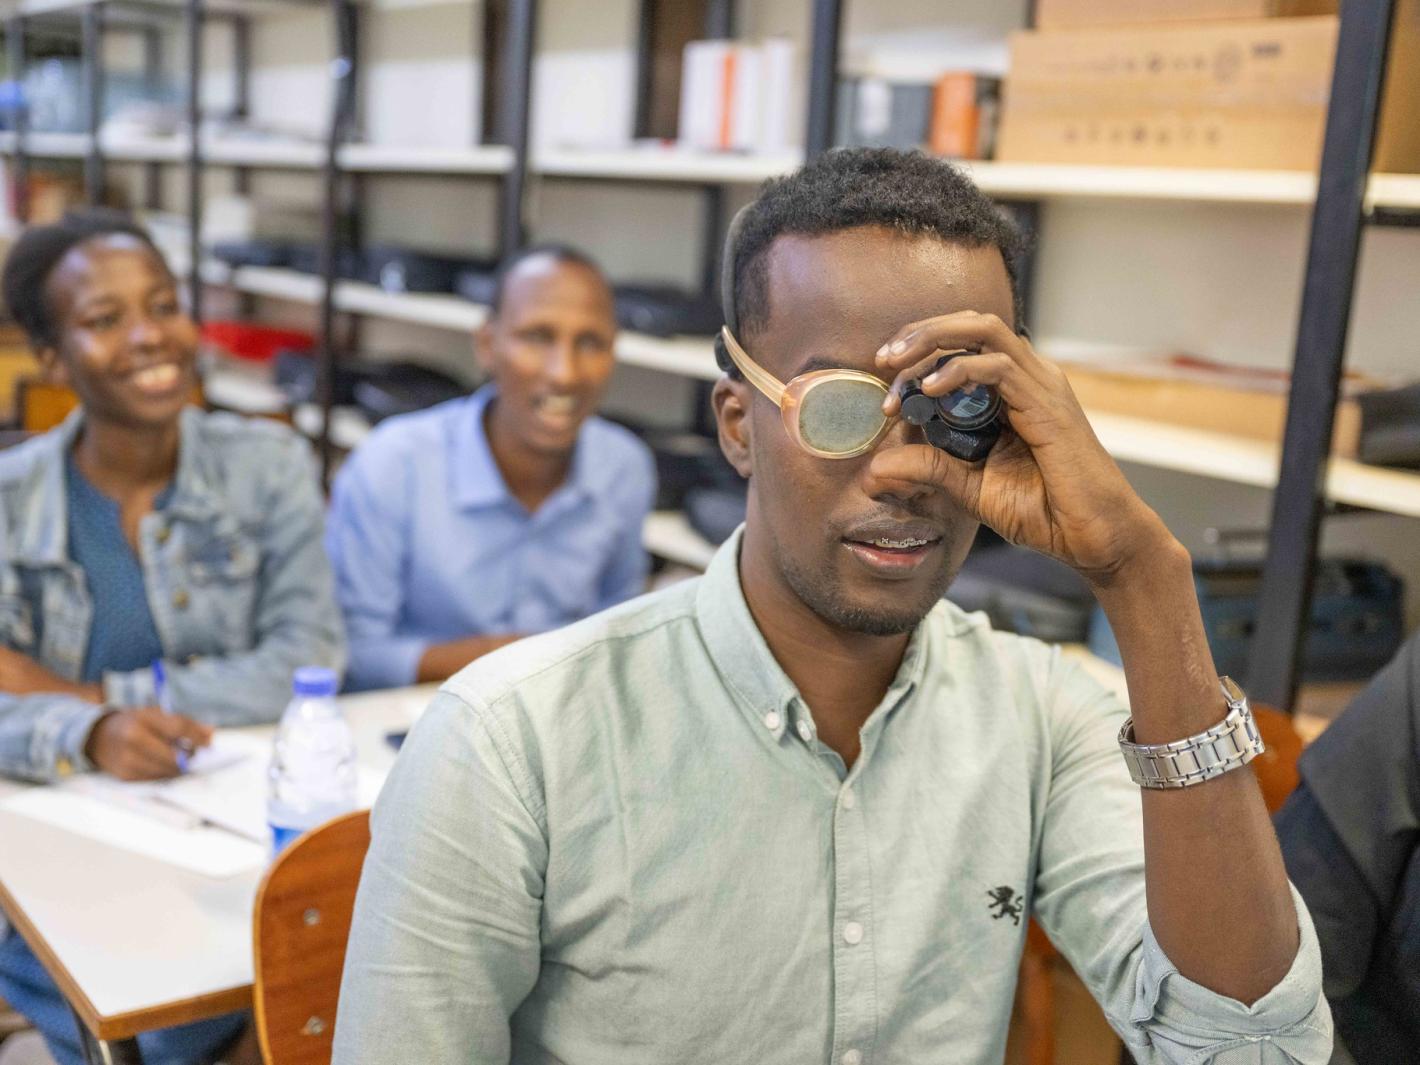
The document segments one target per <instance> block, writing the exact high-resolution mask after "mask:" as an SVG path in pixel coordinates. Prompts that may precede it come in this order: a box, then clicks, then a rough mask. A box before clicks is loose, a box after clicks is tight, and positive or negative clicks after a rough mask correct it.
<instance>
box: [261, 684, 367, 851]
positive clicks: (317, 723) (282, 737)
mask: <svg viewBox="0 0 1420 1065" xmlns="http://www.w3.org/2000/svg"><path fill="white" fill-rule="evenodd" d="M339 684H340V680H339V678H338V677H337V676H336V675H335V671H334V670H331V669H321V668H319V667H317V666H303V667H302V668H300V669H298V670H296V674H295V677H294V678H293V680H292V684H291V687H292V690H293V692H294V695H293V697H292V699H291V702H290V703H289V704H287V706H286V712H285V713H284V714H282V715H281V724H280V726H279V727H278V728H277V730H276V744H275V746H274V747H273V748H272V751H271V768H270V770H269V771H268V778H269V785H270V787H269V791H268V793H267V801H266V820H267V823H268V824H269V825H270V826H271V853H272V855H273V856H274V855H276V854H279V853H280V852H281V849H282V848H283V847H285V846H286V844H288V843H290V842H291V841H292V840H293V839H295V838H296V837H297V836H299V835H300V834H301V833H303V832H306V831H308V830H309V829H312V828H315V827H316V826H317V825H320V824H324V823H325V822H326V821H329V820H330V819H331V818H332V817H338V816H339V815H340V814H343V813H348V812H349V811H351V810H353V809H355V806H356V795H355V738H354V737H353V736H352V735H351V734H350V726H349V725H347V724H346V723H345V716H344V715H343V714H342V713H341V712H340V704H339V703H337V702H336V701H335V692H336V689H337V688H338V687H339Z"/></svg>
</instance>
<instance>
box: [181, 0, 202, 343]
mask: <svg viewBox="0 0 1420 1065" xmlns="http://www.w3.org/2000/svg"><path fill="white" fill-rule="evenodd" d="M202 23H203V6H202V0H186V2H185V3H184V4H183V35H184V37H185V38H186V41H187V172H186V175H185V177H186V179H187V263H188V266H187V269H188V296H189V301H190V306H191V310H192V317H193V320H194V321H196V322H197V323H198V324H201V322H202V163H203V160H202Z"/></svg>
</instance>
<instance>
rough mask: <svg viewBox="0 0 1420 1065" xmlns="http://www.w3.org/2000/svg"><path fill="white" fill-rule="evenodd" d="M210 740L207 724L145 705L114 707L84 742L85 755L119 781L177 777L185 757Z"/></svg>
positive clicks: (210, 731)
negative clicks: (133, 707) (117, 708)
mask: <svg viewBox="0 0 1420 1065" xmlns="http://www.w3.org/2000/svg"><path fill="white" fill-rule="evenodd" d="M211 742H212V727H211V726H210V725H203V724H201V723H199V722H197V721H193V720H192V719H191V718H188V717H183V716H182V715H181V714H168V713H164V712H163V711H162V710H160V709H158V708H157V707H156V706H145V707H141V708H140V709H137V710H114V711H112V712H111V713H107V714H105V715H104V716H103V717H101V718H99V720H98V722H97V723H96V724H95V725H94V727H93V730H92V731H91V732H90V733H89V738H88V740H87V742H85V744H84V754H85V755H86V756H87V757H88V759H89V761H91V762H93V763H94V765H96V766H97V767H98V768H99V769H102V770H103V771H104V772H106V773H111V774H113V775H114V776H116V777H118V778H119V779H120V780H160V779H163V778H165V777H175V776H177V775H178V774H179V773H180V772H182V771H183V768H184V766H185V764H186V761H187V757H186V756H187V755H189V754H191V753H192V752H193V751H195V750H196V749H197V748H199V747H206V746H207V745H208V744H209V743H211Z"/></svg>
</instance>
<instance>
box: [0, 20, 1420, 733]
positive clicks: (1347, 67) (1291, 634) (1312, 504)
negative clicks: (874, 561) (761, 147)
mask: <svg viewBox="0 0 1420 1065" xmlns="http://www.w3.org/2000/svg"><path fill="white" fill-rule="evenodd" d="M287 2H290V3H293V4H296V3H309V2H310V0H287ZM316 2H317V3H323V5H324V6H328V7H329V9H330V10H331V11H332V16H333V18H334V20H335V23H336V26H337V32H336V40H337V45H338V47H337V53H338V54H337V61H336V62H335V64H333V67H332V71H333V73H332V77H333V79H334V81H335V83H336V85H335V87H336V90H337V91H336V92H335V93H334V105H333V108H332V114H331V119H330V123H329V126H328V130H327V137H326V142H325V151H324V158H323V164H322V167H321V175H322V180H323V190H324V193H323V217H322V223H323V224H322V241H321V244H322V247H321V256H320V263H321V277H322V291H321V299H320V365H321V370H320V380H321V382H322V384H321V394H320V407H321V424H320V434H319V435H320V447H321V450H322V453H323V455H325V456H326V459H327V461H329V456H330V454H331V448H330V440H329V432H330V428H329V427H330V420H331V405H332V402H331V401H332V387H331V384H332V380H333V374H334V367H335V365H336V363H337V361H338V359H339V358H340V350H339V349H340V345H339V343H338V341H337V337H336V335H335V334H336V328H337V320H338V318H339V317H340V314H341V313H342V312H340V310H339V308H338V305H337V301H336V298H335V297H336V290H337V286H338V283H339V279H338V278H337V276H336V274H337V273H338V271H337V269H336V266H337V263H338V259H339V250H340V242H341V240H342V239H343V234H344V232H346V231H348V229H349V227H348V226H346V225H343V224H342V223H343V222H344V221H345V219H344V217H343V216H344V215H348V214H350V213H355V214H358V210H355V208H358V200H359V196H358V192H357V193H356V194H355V195H347V191H348V190H347V189H346V184H347V182H348V181H349V180H350V179H351V174H350V173H349V172H348V171H347V170H345V169H344V168H343V167H342V166H341V156H340V148H341V146H342V145H344V144H345V143H347V141H348V140H349V139H350V135H351V133H352V130H353V127H354V125H355V115H354V112H355V98H356V95H357V94H356V93H355V85H356V84H357V82H358V80H359V76H360V65H361V63H360V55H359V49H358V47H357V43H358V36H359V32H358V27H359V21H360V17H361V16H360V10H359V7H358V5H357V4H356V3H355V2H354V0H316ZM179 4H180V6H178V5H179ZM126 7H127V8H136V9H140V10H143V11H145V12H148V13H150V14H154V13H155V12H158V11H166V12H167V14H168V16H170V17H176V16H180V17H181V18H182V20H183V30H184V37H185V40H186V42H187V50H188V52H189V54H190V56H191V60H190V61H189V63H188V64H187V66H188V69H187V79H186V82H187V86H186V87H187V113H188V120H189V139H188V143H187V146H186V148H187V150H186V152H185V156H184V158H183V160H182V162H183V163H184V164H185V165H186V168H187V182H186V183H187V199H188V203H187V209H188V215H189V223H190V228H191V236H190V244H189V254H190V268H191V270H192V278H191V282H192V305H193V308H194V311H195V312H196V313H198V314H199V315H200V313H201V307H202V284H201V280H200V271H201V247H200V225H199V223H200V218H201V211H202V175H203V173H204V171H205V169H206V168H207V167H208V166H210V165H212V164H211V163H210V161H209V160H208V159H207V158H206V157H205V155H204V152H203V145H202V141H201V138H200V136H199V129H200V124H201V123H200V118H201V102H200V99H199V88H200V82H201V77H202V72H201V69H200V66H201V59H200V55H201V49H200V48H199V47H198V42H200V40H201V37H202V32H203V27H204V25H205V24H207V23H208V22H209V21H211V20H213V19H214V18H222V19H226V20H230V21H231V22H232V24H233V26H234V31H235V32H236V34H237V37H236V48H235V51H236V56H237V62H236V71H235V74H236V77H237V79H238V85H237V87H236V100H237V103H236V110H237V111H238V113H243V112H244V111H245V109H246V102H247V95H246V77H247V68H248V66H249V52H250V44H249V22H248V20H249V19H250V18H251V17H252V13H250V12H248V11H246V10H244V9H242V8H241V6H240V5H239V4H234V3H232V2H230V0H228V2H224V3H220V4H218V3H216V2H215V0H169V3H167V4H166V5H155V4H154V3H153V2H152V0H75V3H74V5H73V7H72V8H71V9H70V11H71V15H72V13H73V12H77V13H78V15H79V20H80V29H81V33H80V36H81V39H82V42H83V46H84V47H83V56H84V66H85V72H86V73H85V80H84V85H85V87H86V100H87V104H88V108H87V112H86V114H87V127H88V131H89V133H90V135H91V136H90V139H89V142H88V144H89V147H88V150H87V152H86V154H85V156H84V159H83V164H84V173H85V185H86V189H87V190H88V194H89V195H90V197H97V196H98V195H99V193H100V192H101V190H102V183H103V173H104V166H105V159H104V156H103V151H102V146H101V144H100V142H99V138H98V137H97V135H96V134H97V131H98V128H99V123H100V119H101V102H102V92H103V76H102V69H101V68H102V64H101V62H100V61H99V60H100V52H101V45H102V40H103V35H104V34H105V33H109V32H115V31H117V30H120V29H123V30H129V29H134V28H136V29H138V30H139V32H145V33H146V34H147V37H146V39H145V42H146V43H145V48H146V52H145V55H146V60H145V66H146V69H148V70H149V71H150V72H151V74H152V76H153V77H154V78H156V71H157V70H158V69H159V66H160V62H159V58H158V55H157V49H158V42H157V34H156V33H154V31H153V30H152V28H151V26H149V27H147V28H146V29H145V28H144V27H143V26H141V25H138V26H136V27H135V26H133V25H130V24H128V23H126V22H123V21H120V20H117V19H114V18H111V17H109V15H110V13H112V12H114V11H118V10H122V9H124V8H126ZM1393 7H1394V3H1393V0H1348V2H1347V3H1346V4H1343V5H1341V8H1342V18H1341V35H1340V40H1339V44H1338V50H1337V57H1336V67H1335V75H1334V78H1333V83H1332V93H1331V100H1330V106H1329V114H1328V121H1327V133H1326V139H1325V148H1324V152H1323V157H1322V162H1321V170H1320V182H1319V189H1318V193H1317V197H1316V201H1315V205H1314V208H1313V215H1312V224H1311V237H1310V246H1309V252H1308V257H1307V265H1306V275H1305V280H1304V283H1303V304H1302V309H1301V313H1300V316H1299V325H1298V332H1297V341H1296V352H1295V361H1294V373H1293V378H1292V386H1291V398H1290V404H1289V412H1288V419H1287V428H1286V434H1285V439H1284V445H1283V461H1282V467H1281V471H1280V476H1279V479H1278V483H1277V488H1276V491H1275V494H1274V497H1273V505H1272V521H1271V532H1270V545H1269V551H1268V559H1267V563H1266V568H1265V573H1264V581H1263V592H1262V603H1261V614H1260V617H1259V622H1258V626H1257V635H1256V637H1255V643H1254V653H1253V656H1252V663H1253V664H1252V667H1251V675H1250V676H1249V678H1248V681H1249V687H1250V689H1251V690H1252V692H1253V694H1254V696H1255V697H1256V698H1257V699H1259V701H1265V702H1268V703H1271V704H1273V705H1278V706H1281V707H1284V708H1290V707H1291V705H1292V703H1293V702H1294V698H1295V693H1296V688H1297V676H1298V671H1299V661H1300V656H1301V647H1302V643H1303V639H1304V636H1305V632H1306V619H1307V617H1308V611H1309V605H1310V593H1311V574H1312V572H1313V569H1314V565H1315V561H1316V550H1317V541H1318V537H1319V532H1320V526H1321V519H1322V516H1323V512H1324V501H1325V494H1324V490H1323V486H1324V476H1325V470H1326V464H1327V456H1328V453H1329V446H1330V432H1331V430H1330V426H1331V423H1332V415H1333V414H1334V411H1335V405H1336V397H1337V389H1338V383H1339V379H1340V373H1341V367H1342V361H1343V352H1344V344H1345V338H1346V330H1347V324H1348V319H1349V315H1350V308H1351V299H1352V292H1353V289H1354V282H1355V272H1356V260H1357V254H1358V251H1359V242H1360V234H1361V231H1362V228H1363V226H1364V225H1367V224H1370V225H1394V226H1415V225H1417V222H1420V216H1417V213H1416V212H1413V211H1406V210H1395V209H1381V210H1375V211H1372V212H1370V213H1369V215H1368V214H1366V213H1365V210H1364V191H1365V186H1366V178H1367V175H1368V172H1369V166H1370V158H1371V147H1372V142H1373V139H1374V130H1375V123H1376V112H1377V108H1378V102H1379V95H1380V89H1381V86H1382V84H1383V79H1384V68H1385V59H1386V54H1387V43H1388V40H1389V36H1390V26H1391V22H1392V19H1393ZM536 13H537V0H508V2H507V5H506V12H505V13H504V15H503V17H502V19H501V28H500V30H499V32H500V37H499V40H500V45H499V53H500V56H499V58H500V60H501V61H500V63H499V75H498V84H497V94H496V95H497V100H496V109H495V114H496V117H497V121H496V123H495V124H494V128H493V130H491V131H489V132H491V135H492V136H491V138H490V137H489V133H485V139H486V140H488V139H491V140H492V141H493V142H494V143H501V144H505V145H507V146H508V147H509V148H510V149H511V153H512V162H511V165H510V166H509V168H508V169H507V171H506V172H505V173H503V174H502V175H501V186H500V195H499V201H498V202H499V208H498V209H499V220H498V221H499V224H498V244H499V250H500V252H503V253H506V252H508V251H511V250H513V249H515V248H517V247H519V246H521V245H522V244H523V243H524V241H525V240H526V230H527V224H526V219H525V214H524V205H525V202H526V199H527V189H528V184H529V176H530V168H529V145H528V127H529V114H530V93H531V80H532V79H531V72H532V56H533V42H534V34H535V28H536ZM54 17H57V16H56V13H54V12H50V13H46V14H44V15H26V14H24V13H23V10H21V13H19V14H15V15H12V16H11V17H10V18H9V19H7V21H6V24H5V27H4V30H5V35H6V49H7V56H8V60H9V65H10V68H11V70H12V72H15V73H16V74H17V75H18V73H19V72H21V71H22V70H23V68H24V65H25V58H26V44H25V42H26V34H27V32H29V30H30V24H31V23H32V22H33V20H34V19H37V18H44V19H50V18H54ZM155 17H156V15H155ZM843 18H844V4H843V0H813V3H812V24H811V26H810V28H809V29H810V33H809V40H810V53H809V68H808V71H807V76H808V86H809V98H808V103H809V106H808V114H807V121H806V129H805V146H806V151H807V154H809V155H812V154H814V153H816V152H819V151H823V150H826V149H827V148H829V147H831V146H832V141H833V133H834V129H835V123H834V118H835V115H834V109H835V106H836V102H837V91H836V83H837V73H838V54H839V39H840V36H841V34H842V27H843ZM733 32H734V25H733V4H732V3H731V2H730V0H711V2H710V3H709V5H708V7H707V14H706V22H705V33H706V35H707V36H709V37H729V36H732V35H733ZM486 36H487V33H485V37H486ZM645 40H646V33H645V29H644V19H643V33H642V41H643V46H642V58H643V62H644V61H645V58H646V56H645V45H644V42H645ZM14 124H15V149H14V157H15V174H16V177H17V183H16V184H17V198H18V208H19V211H20V213H21V218H23V217H24V211H25V190H26V187H27V182H26V175H27V172H28V170H29V167H30V156H29V152H28V151H27V145H28V142H29V138H30V136H31V133H30V130H29V121H28V116H27V115H26V114H25V113H24V110H23V108H21V109H20V111H19V112H18V113H16V115H15V123H14ZM147 165H148V189H149V192H148V195H147V197H146V198H147V200H148V202H149V204H150V206H151V205H153V204H155V203H156V201H157V199H158V185H159V180H158V175H157V169H158V167H159V166H160V165H161V164H159V163H152V162H150V163H148V164H147ZM276 165H277V166H278V168H279V164H276ZM235 172H236V180H237V184H238V188H239V189H240V188H243V187H245V185H246V183H247V180H248V173H249V171H248V169H247V167H246V166H243V165H241V164H238V165H236V167H235ZM355 180H357V181H358V176H357V177H356V178H355ZM543 180H580V181H586V180H591V181H615V182H627V181H630V182H635V181H637V180H640V179H638V178H636V177H612V176H572V175H556V174H548V175H545V176H544V177H543ZM659 183H661V184H663V185H664V184H670V185H677V184H679V185H681V186H682V187H686V188H692V189H697V190H699V192H700V193H701V196H702V198H703V199H702V203H703V209H702V211H701V215H700V229H701V235H702V242H701V249H702V262H701V271H700V272H701V275H702V281H703V283H704V285H705V287H706V289H707V290H708V291H713V290H714V279H715V277H716V275H717V272H718V254H719V250H720V238H721V234H722V232H723V228H724V225H725V221H726V219H725V188H724V185H723V184H722V183H720V182H716V181H713V180H705V179H704V178H695V177H687V178H686V179H684V180H682V181H676V180H671V181H666V180H665V179H664V178H662V179H659ZM343 201H350V202H348V203H343ZM1010 206H1011V207H1012V209H1013V210H1015V211H1016V212H1017V214H1018V217H1021V218H1022V219H1023V220H1024V222H1025V224H1026V225H1027V227H1028V228H1034V227H1035V225H1036V224H1037V221H1038V219H1039V216H1040V211H1039V205H1038V204H1037V203H1036V202H1034V201H1018V202H1014V203H1012V204H1010ZM1024 266H1025V272H1024V276H1025V277H1026V279H1027V281H1026V292H1027V294H1029V292H1030V290H1031V288H1032V287H1033V286H1032V285H1031V284H1030V277H1029V273H1030V264H1029V263H1026V264H1024ZM702 392H703V390H702ZM697 405H699V402H698V400H697Z"/></svg>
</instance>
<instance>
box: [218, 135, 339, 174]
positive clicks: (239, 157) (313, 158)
mask: <svg viewBox="0 0 1420 1065" xmlns="http://www.w3.org/2000/svg"><path fill="white" fill-rule="evenodd" d="M202 153H203V156H204V157H205V159H206V161H207V162H209V163H215V164H217V165H221V166H270V167H280V168H289V169H292V170H314V169H316V168H317V167H319V166H320V165H321V163H322V161H323V160H324V158H325V148H324V146H323V145H321V144H320V143H319V142H317V141H313V140H312V141H301V140H287V139H282V138H276V137H272V138H263V137H231V136H227V137H209V138H204V139H203V143H202Z"/></svg>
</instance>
